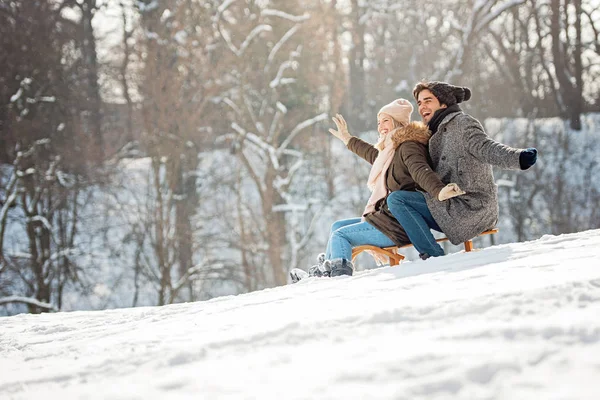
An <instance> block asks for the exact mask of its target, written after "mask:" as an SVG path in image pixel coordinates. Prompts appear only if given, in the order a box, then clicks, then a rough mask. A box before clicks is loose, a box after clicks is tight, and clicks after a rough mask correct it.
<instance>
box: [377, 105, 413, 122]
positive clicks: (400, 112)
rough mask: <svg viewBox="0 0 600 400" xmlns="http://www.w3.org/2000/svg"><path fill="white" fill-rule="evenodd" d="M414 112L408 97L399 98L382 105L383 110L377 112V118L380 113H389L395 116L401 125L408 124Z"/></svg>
mask: <svg viewBox="0 0 600 400" xmlns="http://www.w3.org/2000/svg"><path fill="white" fill-rule="evenodd" d="M412 112H413V106H412V104H410V101H408V100H406V99H397V100H394V101H392V102H391V103H390V104H387V105H385V106H383V107H381V110H379V112H378V113H377V119H379V115H380V114H382V113H383V114H387V115H389V116H390V117H392V118H394V119H395V120H396V122H398V123H400V125H403V126H406V125H408V124H409V123H410V114H412Z"/></svg>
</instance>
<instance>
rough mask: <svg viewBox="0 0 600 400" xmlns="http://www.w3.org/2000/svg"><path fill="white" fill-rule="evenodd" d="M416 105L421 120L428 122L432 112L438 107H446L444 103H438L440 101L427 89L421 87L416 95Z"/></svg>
mask: <svg viewBox="0 0 600 400" xmlns="http://www.w3.org/2000/svg"><path fill="white" fill-rule="evenodd" d="M417 105H418V106H419V114H420V115H421V118H423V122H424V123H426V124H428V123H429V121H431V118H432V117H433V114H434V113H435V112H436V111H437V110H439V109H440V108H446V105H445V104H440V101H439V100H438V99H437V97H435V96H434V95H433V93H431V91H430V90H429V89H423V90H421V92H420V93H419V95H418V96H417Z"/></svg>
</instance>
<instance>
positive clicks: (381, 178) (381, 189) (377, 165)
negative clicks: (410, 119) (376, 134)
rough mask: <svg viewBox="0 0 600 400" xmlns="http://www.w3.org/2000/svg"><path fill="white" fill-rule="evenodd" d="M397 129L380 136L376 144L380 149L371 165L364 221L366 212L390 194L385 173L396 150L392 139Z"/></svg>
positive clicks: (369, 211)
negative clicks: (369, 192) (369, 194)
mask: <svg viewBox="0 0 600 400" xmlns="http://www.w3.org/2000/svg"><path fill="white" fill-rule="evenodd" d="M396 130H398V128H396V129H393V130H391V131H390V132H388V133H387V134H386V135H385V136H384V137H382V138H380V139H379V141H378V142H377V144H376V145H375V148H376V149H377V150H379V155H377V158H376V159H375V162H374V163H373V166H372V167H371V172H370V173H369V179H368V181H367V186H368V187H369V189H370V190H371V197H369V201H368V202H367V206H366V207H365V211H364V212H363V217H362V220H363V221H364V220H365V217H364V216H365V215H366V214H368V213H371V212H373V211H375V204H376V203H377V202H378V201H379V200H380V199H382V198H383V197H385V196H387V194H388V189H387V185H386V183H385V174H386V172H387V170H388V168H389V167H390V165H391V164H392V160H393V158H394V153H395V151H396V149H395V148H394V143H393V141H392V136H393V135H394V133H395V132H396Z"/></svg>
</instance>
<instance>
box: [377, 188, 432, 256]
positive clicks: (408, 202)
mask: <svg viewBox="0 0 600 400" xmlns="http://www.w3.org/2000/svg"><path fill="white" fill-rule="evenodd" d="M387 205H388V208H389V209H390V212H391V213H392V215H393V216H394V217H396V219H397V220H398V222H400V225H402V227H403V228H404V230H405V231H406V234H407V235H408V238H409V239H410V241H411V243H412V244H413V246H415V249H417V251H418V252H419V254H429V255H430V256H432V257H438V256H443V255H444V250H443V249H442V247H441V246H440V245H439V244H438V243H437V242H436V241H435V238H434V237H433V234H432V233H431V231H430V229H435V230H436V231H439V232H441V231H442V230H441V229H440V227H439V225H438V224H437V222H435V219H433V216H432V215H431V211H429V208H427V202H426V201H425V196H423V194H422V193H420V192H409V191H405V190H398V191H395V192H392V193H390V194H389V196H388V198H387Z"/></svg>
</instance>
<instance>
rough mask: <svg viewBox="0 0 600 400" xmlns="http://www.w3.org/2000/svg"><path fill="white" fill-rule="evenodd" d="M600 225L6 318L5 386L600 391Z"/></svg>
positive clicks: (223, 393)
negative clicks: (184, 296) (210, 294)
mask: <svg viewBox="0 0 600 400" xmlns="http://www.w3.org/2000/svg"><path fill="white" fill-rule="evenodd" d="M599 259H600V230H592V231H586V232H581V233H575V234H568V235H561V236H551V235H546V236H544V237H542V238H540V239H538V240H535V241H531V242H524V243H516V244H505V245H500V246H495V247H488V248H485V249H482V250H480V251H476V252H472V253H455V254H451V255H448V256H445V257H442V258H437V259H429V260H427V261H415V262H406V263H403V264H401V265H400V266H399V267H384V268H379V269H374V270H368V271H360V272H358V273H357V274H356V275H355V276H353V277H341V278H333V279H328V278H321V279H319V278H309V279H307V280H305V281H301V282H300V283H298V284H295V285H288V286H284V287H278V288H275V289H267V290H262V291H257V292H253V293H249V294H245V295H238V296H228V297H220V298H216V299H213V300H210V301H204V302H196V303H188V304H177V305H170V306H164V307H145V308H135V309H119V310H108V311H85V312H83V311H80V312H70V313H52V314H43V315H29V314H23V315H18V316H14V317H6V318H2V319H0V370H1V371H2V372H3V373H2V374H0V398H3V399H11V400H17V399H31V398H37V397H40V396H44V398H46V397H48V398H51V399H60V398H69V399H105V398H110V399H144V400H148V399H162V398H177V399H188V398H189V399H192V398H198V396H199V395H200V396H201V398H210V399H213V398H214V399H217V398H218V399H239V398H248V399H250V398H260V399H280V398H285V399H307V398H319V399H342V398H343V399H364V398H378V399H448V398H452V399H534V400H538V399H578V400H582V399H590V400H591V399H597V398H600V379H598V378H600V320H599V319H598V315H600V264H599V262H598V260H599Z"/></svg>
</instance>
